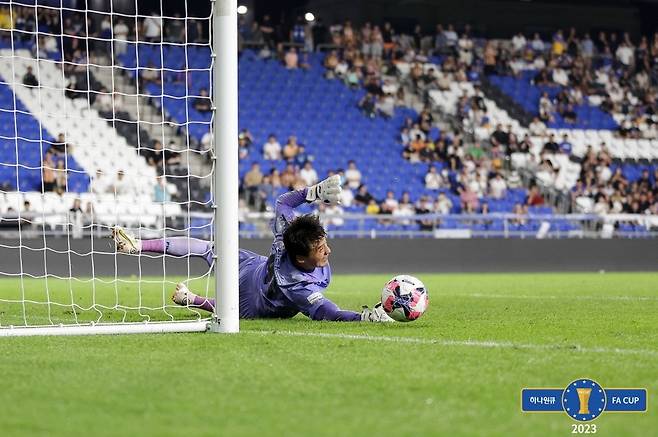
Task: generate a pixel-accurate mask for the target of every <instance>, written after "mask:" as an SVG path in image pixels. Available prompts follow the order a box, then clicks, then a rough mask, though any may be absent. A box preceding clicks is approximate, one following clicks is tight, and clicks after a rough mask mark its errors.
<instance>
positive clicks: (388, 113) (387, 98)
mask: <svg viewBox="0 0 658 437" xmlns="http://www.w3.org/2000/svg"><path fill="white" fill-rule="evenodd" d="M375 109H376V110H377V112H379V114H380V115H381V116H382V117H384V118H386V119H389V118H392V117H393V116H394V115H395V98H394V97H393V95H392V94H388V93H384V94H382V95H381V96H379V98H377V102H376V103H375Z"/></svg>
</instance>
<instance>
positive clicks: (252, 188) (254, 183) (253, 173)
mask: <svg viewBox="0 0 658 437" xmlns="http://www.w3.org/2000/svg"><path fill="white" fill-rule="evenodd" d="M262 183H263V173H262V172H261V170H260V164H258V163H257V162H254V163H253V164H251V169H250V170H249V171H248V172H247V173H246V174H245V175H244V179H243V181H242V185H243V187H244V190H245V191H246V192H247V204H248V205H249V206H256V195H257V192H258V187H259V186H260V185H261V184H262Z"/></svg>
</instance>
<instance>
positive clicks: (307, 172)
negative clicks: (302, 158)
mask: <svg viewBox="0 0 658 437" xmlns="http://www.w3.org/2000/svg"><path fill="white" fill-rule="evenodd" d="M299 175H300V176H301V178H302V179H303V180H304V183H306V186H307V187H310V186H312V185H315V184H316V183H317V182H318V172H316V171H315V169H314V168H313V164H311V162H310V161H306V162H305V163H304V167H303V168H302V169H301V170H300V172H299Z"/></svg>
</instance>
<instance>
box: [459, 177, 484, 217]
mask: <svg viewBox="0 0 658 437" xmlns="http://www.w3.org/2000/svg"><path fill="white" fill-rule="evenodd" d="M458 192H459V200H460V201H461V207H462V212H464V213H467V214H473V213H475V212H477V210H478V208H479V206H480V200H479V199H478V194H477V192H476V191H474V190H473V186H472V184H470V183H467V184H464V185H463V186H462V187H460V188H459V189H458Z"/></svg>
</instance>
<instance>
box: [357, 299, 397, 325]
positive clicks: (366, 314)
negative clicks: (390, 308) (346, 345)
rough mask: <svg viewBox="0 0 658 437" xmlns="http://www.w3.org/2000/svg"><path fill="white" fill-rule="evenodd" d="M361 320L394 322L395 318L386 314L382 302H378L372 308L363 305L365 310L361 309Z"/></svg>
mask: <svg viewBox="0 0 658 437" xmlns="http://www.w3.org/2000/svg"><path fill="white" fill-rule="evenodd" d="M361 321H362V322H394V320H393V319H391V318H390V317H389V316H388V314H386V311H384V308H382V304H381V302H379V303H377V305H375V306H374V307H373V309H372V310H371V309H370V308H368V307H367V306H364V307H363V311H361Z"/></svg>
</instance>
